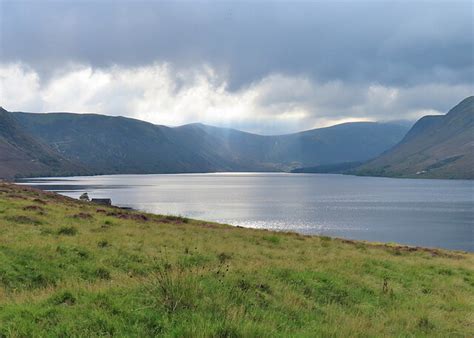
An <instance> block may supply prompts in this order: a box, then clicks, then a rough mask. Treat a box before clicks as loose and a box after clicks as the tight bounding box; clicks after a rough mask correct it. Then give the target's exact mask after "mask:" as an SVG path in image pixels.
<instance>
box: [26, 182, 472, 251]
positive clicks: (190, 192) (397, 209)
mask: <svg viewBox="0 0 474 338" xmlns="http://www.w3.org/2000/svg"><path fill="white" fill-rule="evenodd" d="M28 184H29V185H34V186H39V187H40V188H42V189H45V190H52V191H57V192H59V193H61V194H64V195H67V196H71V197H76V198H77V197H78V196H79V195H80V194H81V193H83V192H88V193H89V196H90V197H98V198H100V197H110V198H111V199H112V201H113V203H114V204H116V205H120V206H128V207H133V208H136V209H140V210H145V211H148V212H153V213H160V214H174V215H182V216H187V217H192V218H198V219H204V220H211V221H217V222H223V223H228V224H233V225H241V226H244V227H251V228H265V229H273V230H290V231H296V232H300V233H304V234H323V235H328V236H336V237H344V238H351V239H363V240H369V241H383V242H398V243H403V244H410V245H421V246H427V247H443V248H450V249H461V250H468V251H474V236H473V233H474V182H473V181H449V180H416V179H389V178H373V177H355V176H342V175H320V174H255V173H238V174H236V173H228V174H227V173H225V174H181V175H111V176H94V177H71V178H57V179H51V178H48V179H34V180H30V181H28Z"/></svg>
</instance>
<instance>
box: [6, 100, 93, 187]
mask: <svg viewBox="0 0 474 338" xmlns="http://www.w3.org/2000/svg"><path fill="white" fill-rule="evenodd" d="M85 173H87V171H86V170H84V168H82V167H80V166H78V165H75V164H73V163H71V162H70V161H68V160H66V159H64V158H63V157H61V156H60V155H59V154H58V153H56V152H55V151H54V150H53V149H51V148H50V147H48V146H47V145H46V144H45V143H44V142H42V141H40V140H38V139H37V138H35V137H33V136H32V135H31V134H30V133H29V132H27V131H25V130H24V128H22V127H21V126H20V125H19V123H18V122H17V121H16V119H15V117H14V114H12V113H9V112H7V111H6V110H4V109H3V108H0V177H3V178H14V177H21V176H41V175H71V174H85Z"/></svg>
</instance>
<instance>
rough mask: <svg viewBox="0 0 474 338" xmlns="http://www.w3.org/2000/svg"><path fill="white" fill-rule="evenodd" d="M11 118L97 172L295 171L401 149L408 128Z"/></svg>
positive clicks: (75, 117) (361, 124)
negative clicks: (282, 130)
mask: <svg viewBox="0 0 474 338" xmlns="http://www.w3.org/2000/svg"><path fill="white" fill-rule="evenodd" d="M11 114H12V116H14V118H15V120H16V121H17V122H18V124H19V125H20V126H21V128H22V129H23V130H25V131H26V132H27V133H28V134H29V135H30V136H31V137H34V138H36V139H38V140H40V141H41V142H42V143H44V144H47V145H48V146H49V148H50V149H51V150H54V151H55V152H56V153H57V154H58V156H59V157H61V158H65V159H67V160H69V161H71V162H73V163H80V164H82V165H83V166H84V167H86V168H87V169H88V170H89V171H90V172H92V173H94V174H145V173H191V172H222V171H289V170H291V169H293V168H296V167H300V166H309V165H321V164H331V163H338V162H352V161H365V160H368V159H370V158H373V157H375V156H376V155H378V154H380V153H381V152H383V151H385V150H386V149H388V148H390V147H391V146H393V145H394V144H396V143H397V142H398V141H399V140H400V139H401V138H402V137H403V135H404V134H405V133H406V131H407V129H408V128H407V127H406V126H402V125H398V124H390V123H374V122H358V123H346V124H341V125H336V126H333V127H328V128H320V129H313V130H308V131H304V132H300V133H295V134H289V135H280V136H262V135H256V134H251V133H247V132H242V131H238V130H235V129H227V128H218V127H211V126H207V125H203V124H190V125H184V126H181V127H174V128H171V127H166V126H160V125H154V124H151V123H148V122H144V121H139V120H135V119H130V118H125V117H112V116H104V115H94V114H73V113H48V114H36V113H22V112H15V113H11ZM0 176H1V172H0Z"/></svg>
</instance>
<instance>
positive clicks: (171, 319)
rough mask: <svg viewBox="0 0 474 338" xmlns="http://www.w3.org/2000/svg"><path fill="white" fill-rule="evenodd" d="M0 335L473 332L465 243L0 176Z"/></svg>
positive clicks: (473, 288)
mask: <svg viewBox="0 0 474 338" xmlns="http://www.w3.org/2000/svg"><path fill="white" fill-rule="evenodd" d="M0 234H1V235H0V336H1V337H55V336H63V337H64V336H68V337H71V336H73V337H94V336H119V337H150V336H180V337H182V336H184V337H269V336H295V337H336V336H338V337H356V336H358V337H386V336H394V337H472V336H473V335H474V325H473V324H474V323H473V321H472V319H473V317H472V313H474V270H473V267H474V256H473V254H471V253H462V252H454V251H445V250H436V249H422V248H412V247H405V246H397V245H383V244H369V243H362V242H354V241H348V240H338V239H331V238H327V237H315V236H313V237H311V236H302V235H297V234H293V233H275V232H270V231H263V230H252V229H244V228H238V227H230V226H226V225H220V224H215V223H209V222H204V221H195V220H190V219H185V218H180V217H172V216H158V215H150V214H143V213H139V212H134V211H130V210H122V209H118V208H112V207H98V206H94V205H92V204H89V203H86V202H79V201H75V200H72V199H69V198H66V197H62V196H58V195H55V194H52V193H43V192H40V191H37V190H33V189H30V188H23V187H18V186H14V185H7V184H0Z"/></svg>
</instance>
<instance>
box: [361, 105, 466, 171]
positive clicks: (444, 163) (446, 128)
mask: <svg viewBox="0 0 474 338" xmlns="http://www.w3.org/2000/svg"><path fill="white" fill-rule="evenodd" d="M355 173H357V174H360V175H378V176H400V177H429V178H458V179H473V178H474V96H471V97H468V98H466V99H464V100H463V101H462V102H460V103H459V104H458V105H457V106H455V107H454V108H452V109H451V110H450V111H449V112H448V113H447V114H446V115H442V116H425V117H423V118H421V119H420V120H419V121H418V122H417V123H416V124H415V125H414V126H413V127H412V128H411V130H410V131H409V132H408V134H407V135H406V136H405V138H404V139H403V140H402V141H401V142H400V143H399V144H398V145H396V146H395V147H394V148H392V149H391V150H389V151H387V152H386V153H384V154H382V155H381V156H379V157H377V158H376V159H374V160H373V161H370V162H368V163H366V164H364V165H362V166H361V167H359V168H357V169H356V170H355Z"/></svg>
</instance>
